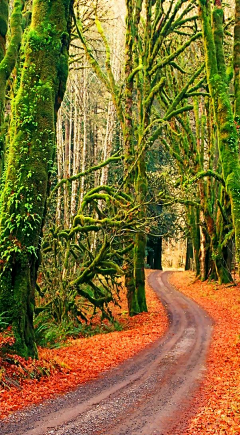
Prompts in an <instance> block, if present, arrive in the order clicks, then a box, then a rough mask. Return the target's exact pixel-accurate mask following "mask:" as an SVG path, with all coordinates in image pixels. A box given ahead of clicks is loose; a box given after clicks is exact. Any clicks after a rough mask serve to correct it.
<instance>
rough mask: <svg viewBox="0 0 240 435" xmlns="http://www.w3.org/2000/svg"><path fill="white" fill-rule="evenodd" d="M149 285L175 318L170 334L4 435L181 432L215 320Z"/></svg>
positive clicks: (155, 276)
mask: <svg viewBox="0 0 240 435" xmlns="http://www.w3.org/2000/svg"><path fill="white" fill-rule="evenodd" d="M167 278H168V272H163V273H161V272H153V273H152V274H151V275H150V276H149V283H150V285H151V286H152V287H153V288H154V290H155V291H156V293H157V294H158V295H159V297H160V298H161V300H162V302H163V304H164V305H165V306H166V309H167V311H168V313H169V319H170V328H169V330H168V332H167V333H166V334H165V335H164V337H163V338H162V339H160V340H158V341H156V342H155V343H154V344H153V345H151V346H148V347H147V348H146V349H145V350H144V351H142V352H140V353H139V354H138V355H136V356H135V357H134V358H131V359H130V360H127V361H125V362H124V363H123V364H121V365H120V366H118V367H117V368H115V369H113V370H112V371H110V372H108V373H106V374H104V375H103V376H102V377H101V378H99V379H98V380H97V381H93V382H89V383H87V384H85V385H82V386H80V387H79V388H78V389H77V390H75V391H74V392H71V393H68V394H67V395H65V396H63V397H60V398H57V399H55V400H50V401H48V402H47V403H45V404H43V405H40V406H36V407H34V408H32V409H30V410H28V411H26V412H20V413H17V414H15V415H14V416H12V417H10V419H9V420H8V422H5V423H4V422H1V423H0V434H1V435H10V434H14V435H23V434H24V435H50V434H51V435H169V434H171V435H179V433H180V431H181V429H182V428H183V427H184V425H185V424H186V421H187V418H188V417H189V416H190V414H191V400H192V397H193V395H194V394H196V391H197V388H198V387H199V383H200V381H201V379H202V377H203V375H204V371H205V358H206V352H207V348H208V345H209V341H210V335H211V327H212V322H211V319H210V318H209V317H208V316H207V314H206V313H205V312H204V311H203V310H202V309H201V308H200V307H199V306H198V305H197V304H195V303H194V302H193V301H191V300H189V299H188V298H187V297H185V296H184V295H182V294H181V293H179V292H177V291H176V290H174V289H173V287H172V286H171V285H170V284H169V283H168V279H167Z"/></svg>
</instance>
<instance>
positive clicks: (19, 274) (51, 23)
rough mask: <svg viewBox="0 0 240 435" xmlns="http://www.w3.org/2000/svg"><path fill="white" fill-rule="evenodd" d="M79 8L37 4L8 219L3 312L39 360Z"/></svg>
mask: <svg viewBox="0 0 240 435" xmlns="http://www.w3.org/2000/svg"><path fill="white" fill-rule="evenodd" d="M71 8H72V1H71V0H52V1H48V0H34V1H33V10H32V22H31V26H30V29H29V33H28V36H27V39H26V45H25V62H24V65H23V68H22V75H21V83H20V87H19V90H18V93H17V95H16V98H15V101H14V104H13V123H12V125H13V127H12V128H14V132H13V135H12V139H11V143H10V149H9V158H8V166H7V171H6V179H5V187H4V191H3V194H2V198H1V215H0V258H1V273H0V312H4V311H6V312H7V315H8V319H9V323H11V324H12V325H13V328H14V333H15V338H16V344H15V345H16V348H17V351H18V352H19V353H20V354H22V355H24V356H25V357H28V356H37V350H36V346H35V339H34V330H33V313H34V290H35V282H36V275H37V269H38V265H39V249H40V245H41V233H42V226H43V222H44V215H45V207H46V199H47V195H48V190H49V175H50V171H51V167H52V162H53V158H54V144H55V124H56V115H57V111H58V108H59V106H60V103H61V101H62V97H63V94H64V91H65V85H66V80H67V75H68V48H69V39H70V15H71Z"/></svg>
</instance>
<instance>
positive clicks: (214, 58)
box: [199, 0, 240, 264]
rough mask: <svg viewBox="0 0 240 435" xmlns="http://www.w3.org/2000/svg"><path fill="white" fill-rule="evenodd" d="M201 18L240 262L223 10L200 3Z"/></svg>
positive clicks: (237, 168)
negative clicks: (224, 49)
mask: <svg viewBox="0 0 240 435" xmlns="http://www.w3.org/2000/svg"><path fill="white" fill-rule="evenodd" d="M199 6H200V19H201V23H202V29H203V42H204V50H205V63H206V71H207V80H208V85H209V91H210V94H211V98H212V101H213V107H214V115H215V120H216V125H217V132H218V147H219V155H220V158H221V162H222V171H223V178H224V180H225V184H226V191H227V193H228V195H229V197H230V200H231V210H232V218H233V226H234V229H235V243H236V259H237V262H238V264H239V263H240V201H239V198H240V165H239V149H238V136H237V130H236V126H235V124H234V115H233V110H232V106H231V101H230V97H229V92H228V88H227V84H226V80H225V74H224V71H225V68H224V65H223V62H225V61H224V57H223V56H222V55H219V53H222V47H221V46H222V39H221V38H215V39H214V34H213V29H212V21H211V18H212V17H213V23H214V26H215V28H214V32H215V34H216V32H219V34H221V33H222V25H223V10H222V7H221V1H220V0H218V1H217V2H216V5H215V7H214V9H213V11H212V9H211V4H210V1H209V0H208V1H206V0H199Z"/></svg>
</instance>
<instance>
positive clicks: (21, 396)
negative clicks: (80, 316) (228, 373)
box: [0, 270, 168, 418]
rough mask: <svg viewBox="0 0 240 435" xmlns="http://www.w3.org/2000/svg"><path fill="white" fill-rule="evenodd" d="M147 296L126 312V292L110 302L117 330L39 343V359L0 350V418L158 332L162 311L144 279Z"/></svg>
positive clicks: (77, 380) (88, 374)
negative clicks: (138, 309)
mask: <svg viewBox="0 0 240 435" xmlns="http://www.w3.org/2000/svg"><path fill="white" fill-rule="evenodd" d="M149 273H150V271H149V270H147V271H146V274H147V275H148V274H149ZM146 296H147V300H148V313H143V314H140V315H138V316H135V317H132V318H129V316H128V314H127V301H126V297H122V298H121V308H120V307H117V306H113V307H111V309H112V312H113V313H114V316H115V318H116V320H117V321H118V322H119V324H120V325H121V327H122V330H121V331H114V332H111V333H108V334H97V335H94V336H91V337H88V338H79V339H75V340H72V341H71V342H70V343H69V344H70V345H68V346H67V347H62V348H60V349H41V348H40V349H39V360H31V359H29V360H27V361H26V360H25V359H23V358H21V357H19V356H16V355H9V356H5V357H4V358H2V357H1V352H0V418H5V417H6V416H8V415H9V414H11V413H12V412H14V411H17V410H19V409H22V408H24V407H27V406H29V405H32V404H37V403H40V402H42V401H44V400H46V399H49V398H51V397H54V396H55V395H58V394H62V393H65V392H67V391H69V390H71V389H73V388H74V387H76V386H77V385H79V384H82V383H84V382H87V381H89V380H92V379H95V378H97V377H98V376H99V374H101V373H102V372H104V371H106V370H109V369H110V368H112V367H115V366H117V365H118V364H120V363H121V362H123V361H124V360H126V359H128V358H131V357H132V356H133V355H135V354H136V353H138V352H139V351H140V350H141V349H143V348H145V347H146V346H147V345H148V344H150V343H152V342H154V341H155V340H157V339H158V338H159V337H161V336H162V335H163V334H164V333H165V331H166V330H167V327H168V319H167V315H166V313H165V310H164V308H163V306H162V304H161V303H160V301H159V299H158V297H157V296H156V294H155V293H154V291H153V290H152V289H151V287H150V286H149V285H147V287H146ZM99 322H100V320H99ZM95 326H97V322H96V325H95ZM1 341H2V343H1ZM1 344H4V337H3V336H1V335H0V345H1Z"/></svg>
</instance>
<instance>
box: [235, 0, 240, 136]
mask: <svg viewBox="0 0 240 435" xmlns="http://www.w3.org/2000/svg"><path fill="white" fill-rule="evenodd" d="M233 67H234V93H235V99H234V109H235V110H234V112H235V120H236V122H237V127H238V129H239V128H240V1H239V0H236V1H235V25H234V50H233ZM238 131H239V130H238Z"/></svg>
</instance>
